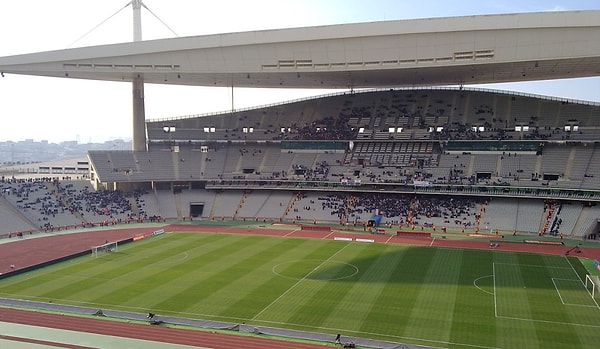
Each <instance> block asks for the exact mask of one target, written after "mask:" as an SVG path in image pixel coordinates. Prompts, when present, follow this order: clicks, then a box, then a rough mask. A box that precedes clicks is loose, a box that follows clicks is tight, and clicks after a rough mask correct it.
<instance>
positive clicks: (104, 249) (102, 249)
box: [92, 241, 119, 258]
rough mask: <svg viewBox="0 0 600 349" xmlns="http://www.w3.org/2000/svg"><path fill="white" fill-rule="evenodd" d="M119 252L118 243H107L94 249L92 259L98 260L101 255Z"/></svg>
mask: <svg viewBox="0 0 600 349" xmlns="http://www.w3.org/2000/svg"><path fill="white" fill-rule="evenodd" d="M118 250H119V244H118V243H117V242H116V241H113V242H107V243H105V244H102V245H99V246H94V247H92V257H95V258H98V256H99V255H102V254H104V253H108V252H117V251H118Z"/></svg>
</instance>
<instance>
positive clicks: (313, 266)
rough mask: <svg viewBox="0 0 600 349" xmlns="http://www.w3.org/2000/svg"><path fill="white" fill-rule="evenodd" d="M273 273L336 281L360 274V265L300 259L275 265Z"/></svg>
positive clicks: (296, 278) (295, 277)
mask: <svg viewBox="0 0 600 349" xmlns="http://www.w3.org/2000/svg"><path fill="white" fill-rule="evenodd" d="M273 274H275V275H277V276H280V277H283V278H286V279H293V280H302V279H307V280H319V281H335V280H342V279H347V278H350V277H353V276H354V275H356V274H358V267H357V266H355V265H354V264H350V263H346V262H340V261H330V260H321V259H298V260H293V261H287V262H283V263H279V264H277V265H275V266H274V267H273Z"/></svg>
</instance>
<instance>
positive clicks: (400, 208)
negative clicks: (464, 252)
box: [309, 193, 483, 226]
mask: <svg viewBox="0 0 600 349" xmlns="http://www.w3.org/2000/svg"><path fill="white" fill-rule="evenodd" d="M318 200H319V202H320V205H321V207H320V208H321V209H322V210H323V211H329V212H330V214H331V216H332V217H336V218H337V219H338V220H340V221H344V222H356V221H357V219H358V217H363V218H364V216H365V214H367V215H372V214H376V213H378V214H382V215H383V216H384V217H386V220H387V222H388V223H389V224H392V225H407V226H409V225H417V226H418V225H429V224H431V222H430V221H431V219H432V218H440V219H441V220H442V221H443V222H444V223H447V224H452V225H457V226H460V225H462V226H471V225H473V224H475V221H476V219H477V217H476V211H477V208H478V206H479V205H480V204H481V203H482V201H483V199H478V198H467V197H456V198H450V199H448V198H445V197H435V196H426V195H425V196H418V195H412V194H405V195H402V194H400V195H398V194H395V195H391V194H379V193H354V194H345V193H338V194H329V195H326V196H320V197H319V198H318ZM309 207H310V206H309Z"/></svg>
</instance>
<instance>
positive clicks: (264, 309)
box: [251, 244, 350, 320]
mask: <svg viewBox="0 0 600 349" xmlns="http://www.w3.org/2000/svg"><path fill="white" fill-rule="evenodd" d="M348 246H350V244H346V245H345V246H344V247H342V248H340V249H339V250H338V251H337V252H336V253H334V254H332V255H331V256H329V258H327V259H326V260H324V261H323V262H321V264H319V265H317V266H316V267H315V268H314V269H313V270H311V271H310V272H309V273H307V274H306V275H304V277H303V278H302V279H300V280H298V281H297V282H296V283H295V284H293V285H292V286H290V288H288V289H287V290H286V291H285V292H283V293H282V294H280V295H279V297H277V298H275V299H274V300H273V301H272V302H271V303H269V304H268V305H267V306H266V307H264V308H263V309H262V310H261V311H259V312H258V313H257V314H256V315H254V317H253V318H252V319H251V320H256V319H257V318H258V317H259V316H261V315H262V313H264V312H265V311H266V310H267V309H269V308H270V307H271V306H272V305H273V304H275V303H277V302H278V301H279V300H280V299H281V298H283V297H285V296H286V295H287V294H288V293H290V292H291V291H292V290H293V289H294V288H296V286H298V285H300V283H301V282H302V281H304V280H306V278H308V277H309V276H310V275H311V274H312V273H313V272H315V271H316V270H317V269H319V268H320V267H321V266H322V265H323V264H325V263H326V262H328V261H330V260H331V259H332V258H333V257H335V256H336V255H337V254H338V253H340V252H342V251H343V250H344V249H345V248H346V247H348Z"/></svg>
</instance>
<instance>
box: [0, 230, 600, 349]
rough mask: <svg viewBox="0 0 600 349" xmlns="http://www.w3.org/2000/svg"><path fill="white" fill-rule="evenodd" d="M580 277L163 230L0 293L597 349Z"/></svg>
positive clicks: (430, 252)
mask: <svg viewBox="0 0 600 349" xmlns="http://www.w3.org/2000/svg"><path fill="white" fill-rule="evenodd" d="M585 273H586V271H585V268H584V267H583V266H582V264H581V263H580V262H579V260H578V259H577V258H574V257H569V258H567V257H565V256H554V255H540V254H528V253H515V252H503V251H497V250H466V249H465V250H463V249H448V248H435V247H417V246H404V245H392V244H377V243H367V242H356V241H334V240H317V239H300V238H283V237H268V236H251V235H234V234H209V233H167V234H162V235H160V236H156V237H152V238H149V239H144V240H141V241H138V242H134V243H130V244H126V245H121V246H119V248H118V251H116V252H110V253H103V254H99V255H98V258H94V257H92V256H91V254H90V255H89V256H84V257H80V258H76V259H72V260H69V261H65V262H62V263H59V264H56V265H52V266H49V267H45V268H43V269H39V270H35V271H31V272H28V273H26V274H21V275H16V276H14V277H10V278H7V279H4V280H0V296H2V297H9V298H19V299H29V300H35V301H42V302H54V303H64V304H70V305H80V306H88V307H94V308H99V309H114V310H125V311H135V312H153V313H156V314H160V315H172V316H179V317H190V318H198V319H207V320H218V321H227V322H233V323H245V324H254V325H257V326H271V327H282V328H290V329H297V330H306V331H314V332H322V333H331V334H332V335H333V334H335V333H341V334H342V335H345V336H355V337H366V338H373V339H381V340H389V341H394V342H401V343H411V344H418V345H424V346H433V347H444V348H566V347H571V348H597V347H599V346H600V306H599V305H598V299H593V298H592V297H591V295H590V293H589V292H588V290H587V289H586V287H585V286H584V280H585ZM596 298H598V295H596Z"/></svg>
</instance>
